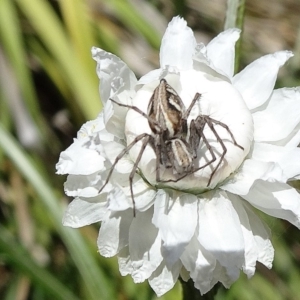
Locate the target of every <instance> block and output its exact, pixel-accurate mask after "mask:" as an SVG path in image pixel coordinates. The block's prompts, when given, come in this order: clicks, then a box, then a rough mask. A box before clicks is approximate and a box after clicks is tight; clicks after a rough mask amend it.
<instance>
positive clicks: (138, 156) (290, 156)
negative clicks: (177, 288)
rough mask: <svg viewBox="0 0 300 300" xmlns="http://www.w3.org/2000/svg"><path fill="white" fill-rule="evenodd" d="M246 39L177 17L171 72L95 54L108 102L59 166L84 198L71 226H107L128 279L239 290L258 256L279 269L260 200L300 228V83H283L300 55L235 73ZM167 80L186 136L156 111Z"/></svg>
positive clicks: (103, 233)
mask: <svg viewBox="0 0 300 300" xmlns="http://www.w3.org/2000/svg"><path fill="white" fill-rule="evenodd" d="M239 34H240V32H239V30H238V29H229V30H227V31H225V32H223V33H221V34H220V35H218V36H217V37H216V38H215V39H213V40H212V41H211V42H210V43H209V44H208V45H206V46H205V45H203V44H201V43H200V44H197V42H196V40H195V38H194V35H193V32H192V30H191V29H190V28H189V27H187V25H186V22H185V21H184V20H183V19H181V18H179V17H175V18H173V20H172V21H171V22H170V24H169V26H168V28H167V30H166V33H165V35H164V37H163V40H162V45H161V50H160V65H161V67H160V69H157V70H153V71H152V72H150V73H148V74H146V75H145V76H143V77H142V78H140V80H137V79H136V77H135V75H134V74H133V72H132V71H131V70H130V69H129V68H128V67H127V66H126V64H125V63H124V62H122V61H121V60H120V59H119V58H118V57H116V56H114V55H113V54H111V53H107V52H105V51H103V50H101V49H98V48H93V49H92V54H93V58H94V59H95V60H96V62H97V74H98V76H99V79H100V81H101V84H100V95H101V99H102V101H103V103H104V109H103V111H102V112H101V113H100V114H99V116H98V118H97V119H96V120H93V121H90V122H87V123H86V124H85V125H83V126H82V128H81V130H80V131H79V133H78V136H77V138H76V139H75V140H74V143H73V144H72V145H71V146H70V147H69V148H68V149H67V150H66V151H64V152H62V153H61V156H60V160H59V162H58V164H57V173H58V174H69V176H68V179H67V182H66V183H65V192H66V194H67V195H69V196H72V197H74V200H73V201H72V202H71V203H70V205H69V206H68V208H67V211H66V213H65V216H64V220H63V223H64V225H66V226H71V227H81V226H85V225H88V224H91V223H94V222H99V221H102V225H101V229H100V232H99V238H98V248H99V251H100V253H101V254H102V255H103V256H108V257H111V256H114V255H117V256H118V260H119V267H120V272H121V274H122V275H127V274H130V275H131V276H132V278H133V280H134V281H135V282H143V281H144V280H146V279H147V280H148V281H149V283H150V285H151V286H152V288H153V289H154V290H155V292H156V293H157V294H158V295H162V294H164V293H166V292H167V291H168V290H170V289H171V288H172V287H173V285H174V284H175V282H176V280H177V278H178V277H179V276H181V277H182V278H183V279H184V280H187V279H189V278H192V280H193V281H194V283H195V287H196V288H198V289H199V290H200V292H201V293H202V294H203V293H206V292H208V291H209V290H210V289H211V288H212V287H213V286H214V285H215V284H216V283H217V282H221V283H222V284H223V285H224V286H225V287H229V286H230V285H231V284H232V283H233V282H234V281H235V280H237V278H238V277H239V273H240V270H242V271H243V272H244V273H246V274H247V276H248V277H251V276H252V275H253V274H254V272H255V266H256V262H257V261H259V262H261V263H262V264H264V265H265V266H267V267H268V268H271V266H272V261H273V256H274V250H273V247H272V244H271V242H270V235H269V230H268V228H267V226H266V225H265V224H264V223H263V222H262V221H261V220H260V219H259V218H258V217H257V216H256V214H255V213H254V210H253V208H252V207H255V208H257V209H259V210H261V211H263V212H265V213H267V214H269V215H271V216H275V217H278V218H282V219H285V220H288V221H289V222H291V223H292V224H294V225H295V226H297V227H300V196H299V194H298V193H297V192H296V190H295V189H293V188H292V187H290V186H289V185H288V184H287V181H288V180H292V179H296V178H297V176H299V174H300V160H299V155H300V149H299V148H297V145H298V144H299V142H300V90H299V88H283V89H277V90H273V88H274V84H275V81H276V77H277V72H278V69H279V68H280V67H281V66H282V65H283V64H284V63H285V62H286V61H287V60H288V59H289V58H290V57H291V56H292V53H291V52H288V51H280V52H277V53H275V54H271V55H266V56H263V57H261V58H260V59H258V60H256V61H254V62H253V63H252V64H250V65H249V66H248V67H246V68H245V69H244V70H243V71H241V72H240V73H238V74H236V75H234V74H233V70H234V47H235V42H236V41H237V39H238V38H239ZM174 45H176V47H175V46H174ZM161 79H164V80H165V81H166V82H167V84H168V87H167V88H165V87H163V86H161V85H162V84H163V83H162V81H161ZM163 82H164V81H163ZM159 86H161V88H162V91H163V92H168V93H170V95H171V96H172V97H173V98H171V97H169V98H166V99H167V100H168V101H167V105H169V106H170V107H171V106H172V107H173V109H174V110H175V112H176V114H177V115H176V118H177V119H176V120H177V121H178V120H179V121H180V122H181V123H180V124H181V126H179V127H178V130H177V131H176V130H175V129H174V128H175V127H174V126H175V125H174V124H175V121H173V119H172V118H171V115H170V109H169V108H170V107H169V108H168V109H164V108H162V106H161V107H160V109H161V113H157V114H156V115H155V116H156V117H155V118H154V121H153V120H152V119H151V118H150V117H149V114H150V113H151V112H149V102H151V101H154V102H151V103H154V104H155V103H156V104H157V103H161V102H159V101H161V100H159V97H158V96H157V95H156V94H155V91H156V92H157V91H158V90H157V89H158V87H159ZM155 95H156V96H155ZM161 95H163V94H161ZM161 95H160V97H163V96H161ZM174 95H175V96H176V95H177V96H178V97H179V98H176V97H177V96H176V97H175V96H174ZM197 95H199V96H197ZM153 97H154V98H153ZM174 97H175V98H174ZM151 99H152V100H151ZM174 99H175V100H176V101H177V102H175V101H174ZM193 99H194V100H195V101H194V102H195V103H194V104H193V105H191V103H192V101H193ZM155 101H156V102H155ZM172 101H173V102H172ZM180 101H182V102H180ZM150 105H151V104H150ZM159 105H161V104H159ZM132 107H135V108H137V109H134V108H132ZM189 108H190V111H189V113H187V111H188V110H189ZM178 116H180V118H179V117H178ZM182 116H183V117H182ZM184 117H186V128H185V127H184V126H183V125H182V124H185V123H184V122H185V119H184ZM178 118H179V119H178ZM149 119H151V120H150V121H149ZM201 122H202V123H201ZM173 125H174V126H173ZM155 126H156V128H157V130H158V133H157V132H154V131H155V130H154V129H153V128H154V127H155ZM168 126H169V127H168ZM172 126H173V127H172ZM162 128H163V129H164V130H165V131H164V133H161V132H162ZM186 160H187V161H188V162H189V163H188V165H187V167H186V169H184V165H183V166H182V165H180V163H181V161H183V162H185V161H186ZM112 167H113V169H112ZM180 174H183V175H184V176H181V175H180ZM179 177H182V178H180V179H178V178H179ZM131 190H132V191H131ZM99 191H101V192H100V193H99ZM133 200H134V203H135V205H134V203H133ZM133 212H135V213H133Z"/></svg>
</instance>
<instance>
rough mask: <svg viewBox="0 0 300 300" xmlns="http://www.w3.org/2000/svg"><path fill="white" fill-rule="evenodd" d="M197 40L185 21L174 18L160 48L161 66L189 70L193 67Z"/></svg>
mask: <svg viewBox="0 0 300 300" xmlns="http://www.w3.org/2000/svg"><path fill="white" fill-rule="evenodd" d="M196 44H197V43H196V40H195V37H194V34H193V31H192V30H191V28H189V27H188V26H187V23H186V21H185V20H184V19H182V18H180V17H174V18H173V19H172V21H171V22H170V23H169V25H168V28H167V30H166V32H165V34H164V36H163V39H162V42H161V47H160V66H161V68H165V67H166V66H172V67H177V68H178V69H179V70H188V69H192V67H193V59H192V57H193V54H194V53H195V47H196Z"/></svg>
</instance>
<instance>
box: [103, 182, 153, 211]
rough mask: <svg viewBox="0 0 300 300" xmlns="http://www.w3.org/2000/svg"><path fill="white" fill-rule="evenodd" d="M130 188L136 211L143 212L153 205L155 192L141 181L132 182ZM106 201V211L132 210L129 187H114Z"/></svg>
mask: <svg viewBox="0 0 300 300" xmlns="http://www.w3.org/2000/svg"><path fill="white" fill-rule="evenodd" d="M132 188H133V194H134V202H135V209H136V211H145V210H147V209H148V208H150V207H151V206H152V205H153V203H154V200H155V196H156V191H155V190H154V189H152V188H150V187H149V185H148V184H146V183H145V181H144V180H143V179H139V180H137V181H136V182H134V183H133V185H132ZM108 201H109V206H108V209H110V210H112V211H123V210H127V209H128V208H130V209H132V208H133V201H132V199H131V193H130V186H129V185H127V186H126V187H124V188H121V187H120V186H114V188H113V189H112V190H111V191H110V194H109V196H108ZM132 215H133V212H132Z"/></svg>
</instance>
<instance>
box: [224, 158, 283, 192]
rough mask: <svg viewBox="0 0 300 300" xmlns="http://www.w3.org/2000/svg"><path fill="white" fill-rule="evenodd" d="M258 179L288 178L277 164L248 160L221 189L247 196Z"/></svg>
mask: <svg viewBox="0 0 300 300" xmlns="http://www.w3.org/2000/svg"><path fill="white" fill-rule="evenodd" d="M258 179H264V180H273V181H274V180H275V179H278V180H280V181H285V180H286V177H285V176H284V174H283V172H282V169H281V168H280V166H279V165H278V164H276V163H273V162H262V161H256V160H253V159H247V160H245V161H244V163H243V164H242V166H241V167H240V169H239V170H238V172H237V173H236V174H235V175H234V176H233V177H232V178H231V179H229V180H228V181H227V182H225V183H224V184H222V185H221V186H220V188H221V189H222V190H225V191H228V192H231V193H233V194H237V195H246V194H247V193H248V192H249V190H250V188H251V187H252V185H253V183H254V182H255V180H258Z"/></svg>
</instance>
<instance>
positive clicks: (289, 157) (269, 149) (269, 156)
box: [251, 143, 300, 178]
mask: <svg viewBox="0 0 300 300" xmlns="http://www.w3.org/2000/svg"><path fill="white" fill-rule="evenodd" d="M251 156H252V159H254V160H259V161H264V162H276V163H278V164H279V166H280V167H281V169H282V170H283V173H284V174H285V175H286V177H287V178H293V177H295V176H296V175H299V174H300V160H299V157H300V148H295V147H287V146H285V147H282V146H276V145H272V144H266V143H254V145H253V151H252V155H251Z"/></svg>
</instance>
